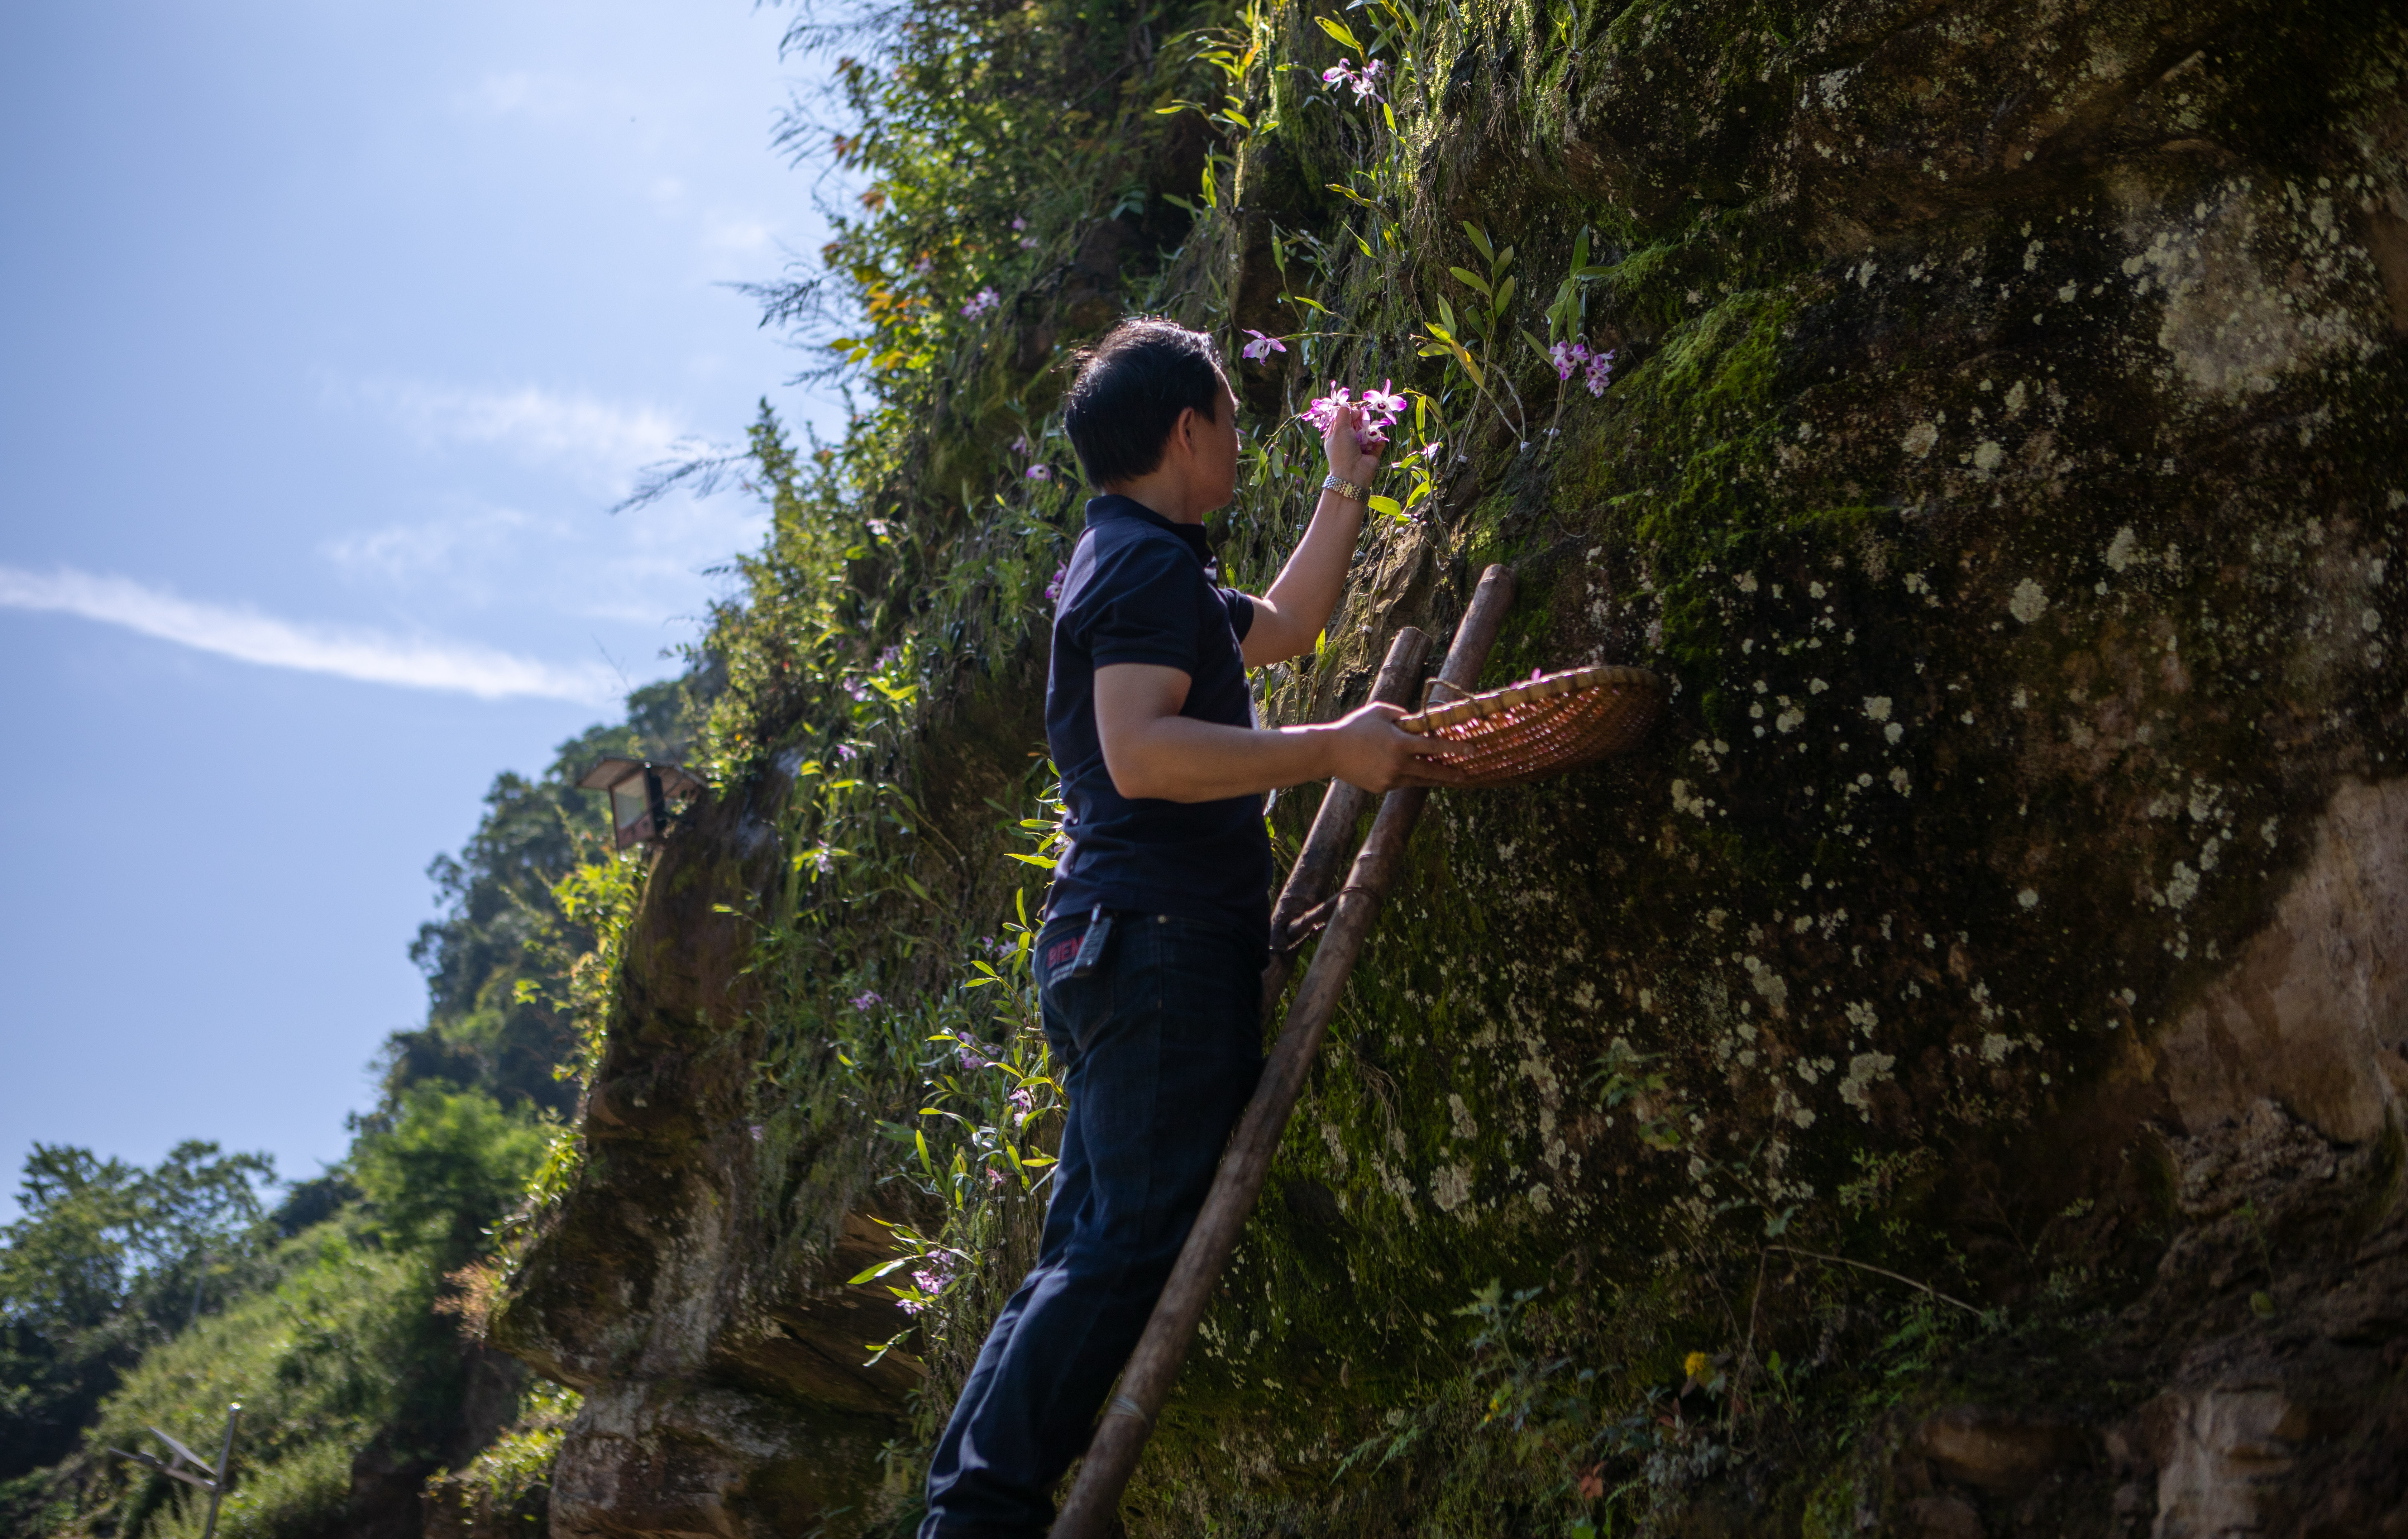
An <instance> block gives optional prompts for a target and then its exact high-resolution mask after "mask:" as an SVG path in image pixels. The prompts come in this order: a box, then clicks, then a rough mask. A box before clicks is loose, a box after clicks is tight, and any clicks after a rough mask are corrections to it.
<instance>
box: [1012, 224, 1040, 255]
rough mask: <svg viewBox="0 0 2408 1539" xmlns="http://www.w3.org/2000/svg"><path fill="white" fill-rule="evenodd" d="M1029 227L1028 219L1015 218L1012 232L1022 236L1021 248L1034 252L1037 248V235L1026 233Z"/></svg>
mask: <svg viewBox="0 0 2408 1539" xmlns="http://www.w3.org/2000/svg"><path fill="white" fill-rule="evenodd" d="M1027 228H1028V221H1026V220H1025V219H1015V220H1013V221H1012V222H1011V233H1012V234H1014V235H1016V236H1019V237H1020V249H1021V250H1022V251H1024V252H1033V251H1035V250H1036V249H1037V237H1035V236H1033V235H1028V234H1025V231H1026V230H1027Z"/></svg>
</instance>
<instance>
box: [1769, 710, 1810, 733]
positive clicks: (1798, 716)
mask: <svg viewBox="0 0 2408 1539" xmlns="http://www.w3.org/2000/svg"><path fill="white" fill-rule="evenodd" d="M1805 721H1806V712H1803V711H1800V710H1799V709H1798V708H1797V707H1796V706H1794V705H1793V706H1791V707H1789V709H1787V710H1786V711H1784V712H1782V713H1781V714H1780V715H1778V716H1775V717H1773V718H1772V725H1773V727H1774V729H1775V730H1777V731H1781V732H1795V731H1797V730H1798V728H1799V727H1800V726H1803V725H1805Z"/></svg>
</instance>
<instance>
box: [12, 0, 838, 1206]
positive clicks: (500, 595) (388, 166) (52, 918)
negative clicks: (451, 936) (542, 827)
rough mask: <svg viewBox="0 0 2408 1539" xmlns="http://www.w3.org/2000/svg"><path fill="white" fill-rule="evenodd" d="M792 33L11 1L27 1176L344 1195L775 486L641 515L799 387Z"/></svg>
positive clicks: (665, 19) (255, 0)
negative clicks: (453, 965)
mask: <svg viewBox="0 0 2408 1539" xmlns="http://www.w3.org/2000/svg"><path fill="white" fill-rule="evenodd" d="M786 19H787V13H786V12H784V11H782V10H780V9H768V8H764V9H755V8H754V7H752V6H751V5H750V4H749V3H748V0H675V3H671V0H575V3H573V4H572V3H569V0H502V3H495V0H485V3H483V4H475V5H471V4H465V3H458V0H433V3H430V0H414V3H411V4H407V5H405V4H401V3H398V0H337V3H335V4H328V3H326V0H309V3H304V0H221V3H220V4H216V5H212V6H207V7H204V6H198V5H193V4H190V3H189V0H186V3H179V4H162V3H157V0H129V3H128V4H125V5H122V6H115V7H97V6H14V7H7V8H6V9H5V11H0V209H5V210H6V212H5V214H0V218H4V219H5V221H6V230H7V238H6V240H5V241H0V316H5V325H6V335H7V338H8V340H7V346H6V347H5V348H0V463H5V464H6V465H7V467H8V475H7V482H6V483H5V487H0V648H5V655H6V656H7V660H8V667H7V669H5V671H0V711H5V712H6V719H7V721H8V722H9V723H10V724H11V726H12V729H13V730H12V733H11V736H12V737H13V738H14V740H15V741H17V743H18V744H19V748H18V750H17V752H16V753H15V754H14V755H11V763H12V765H13V774H12V777H11V778H12V780H13V782H14V788H13V791H12V794H11V796H10V797H9V801H10V803H11V805H12V807H13V811H14V816H13V818H12V820H11V821H12V823H13V825H14V827H13V830H12V832H13V837H11V838H10V839H9V840H8V841H7V845H6V851H7V853H6V856H5V858H6V859H7V863H8V866H9V868H10V869H9V870H8V872H7V880H6V881H5V882H0V1047H5V1050H6V1055H7V1072H5V1073H0V1158H6V1159H7V1161H8V1175H9V1180H8V1181H7V1183H6V1186H7V1189H8V1191H9V1193H10V1194H11V1195H9V1196H7V1197H5V1198H0V1217H6V1216H7V1215H8V1214H10V1213H12V1212H13V1210H14V1199H13V1190H14V1174H15V1171H16V1168H17V1166H18V1165H19V1164H20V1163H21V1162H22V1158H23V1155H24V1153H25V1150H26V1148H27V1147H28V1145H29V1144H30V1143H32V1142H34V1141H36V1140H40V1141H42V1142H45V1143H79V1144H85V1145H88V1146H91V1147H93V1148H94V1149H95V1150H97V1151H99V1152H101V1153H103V1154H115V1155H122V1156H124V1157H127V1158H134V1159H139V1160H144V1161H149V1160H152V1159H155V1158H158V1156H159V1155H160V1154H162V1153H164V1152H165V1149H166V1148H168V1147H169V1146H170V1145H171V1144H173V1143H175V1142H177V1141H178V1140H179V1139H182V1138H187V1137H200V1138H210V1139H215V1140H218V1141H219V1142H220V1143H224V1144H226V1145H227V1146H229V1147H234V1148H245V1149H250V1148H259V1149H265V1150H267V1151H269V1152H271V1153H273V1154H274V1155H275V1156H276V1157H277V1158H278V1160H279V1164H280V1165H281V1166H282V1168H283V1169H284V1171H285V1172H287V1173H288V1174H291V1175H308V1174H311V1173H314V1172H315V1171H316V1169H317V1168H318V1165H319V1164H320V1162H322V1161H324V1160H328V1159H331V1158H335V1157H337V1155H339V1154H340V1153H341V1152H342V1150H343V1148H344V1146H345V1143H346V1141H347V1140H346V1134H345V1132H344V1129H343V1118H344V1115H345V1114H346V1113H347V1112H350V1111H352V1110H355V1109H357V1108H359V1107H361V1106H363V1105H365V1104H366V1101H367V1100H368V1099H369V1094H370V1088H369V1075H368V1070H367V1065H368V1061H369V1059H370V1058H371V1057H372V1056H373V1055H374V1053H375V1051H376V1048H377V1046H378V1044H379V1043H380V1041H381V1039H382V1038H383V1036H384V1034H385V1033H386V1032H388V1031H390V1030H392V1029H394V1028H396V1027H402V1026H408V1025H410V1024H413V1023H415V1022H416V1021H417V1020H419V1019H420V1018H421V1017H422V1015H423V1011H424V994H423V985H422V982H421V980H420V978H419V976H418V974H417V972H416V971H415V970H414V969H413V968H412V967H411V966H410V964H409V957H408V956H407V951H408V947H409V942H410V940H411V939H412V937H413V936H414V935H415V933H416V931H417V928H418V926H419V925H420V923H421V922H423V920H425V919H426V918H428V917H430V916H431V915H432V914H433V913H434V907H433V898H434V893H433V888H432V886H431V885H430V884H429V883H428V882H427V880H426V878H425V874H424V872H425V868H426V865H427V862H428V861H429V859H431V858H432V857H433V856H435V855H437V853H438V852H440V851H444V850H448V849H452V848H455V847H457V846H458V845H459V843H460V842H461V841H462V840H463V839H464V838H465V837H466V835H467V834H468V833H469V832H470V830H471V829H473V828H474V827H475V826H476V823H477V818H478V813H479V807H480V799H481V798H482V796H483V794H484V791H485V789H486V787H487V786H488V784H490V783H491V782H492V779H493V777H494V775H495V773H496V772H497V771H499V770H501V769H522V770H529V771H533V770H539V769H542V768H543V767H544V766H545V765H546V764H547V763H548V762H549V761H550V759H551V756H552V749H553V747H554V745H555V744H557V743H558V742H559V741H562V740H564V739H566V738H567V737H568V736H570V735H572V734H573V733H575V732H577V731H579V730H581V728H583V727H584V726H587V725H588V724H590V723H592V722H594V721H596V720H599V719H603V718H606V717H610V716H615V715H616V713H617V708H616V704H615V700H616V698H617V697H618V696H620V695H622V694H623V693H624V689H625V687H626V686H627V685H629V684H631V683H641V682H644V681H646V680H650V679H654V678H659V677H662V676H663V675H665V674H666V673H668V672H670V671H673V669H674V665H673V664H672V663H670V662H669V661H667V660H665V659H664V658H663V656H662V655H661V654H662V653H663V651H664V649H665V648H667V647H670V646H673V645H675V644H676V643H678V642H679V641H681V640H686V639H688V638H690V637H691V636H693V635H694V634H695V616H696V615H697V614H699V613H700V612H701V611H702V608H703V606H704V604H705V603H706V602H707V600H708V599H709V597H710V595H711V594H712V592H713V591H714V585H713V584H714V581H715V580H713V579H711V578H710V577H708V576H707V575H705V573H704V571H703V568H707V567H710V566H711V565H713V564H715V563H717V562H719V561H722V560H724V558H725V557H727V556H728V555H730V554H734V553H735V552H737V551H738V550H740V549H743V548H746V547H748V546H750V545H752V544H753V543H754V542H755V541H756V540H757V539H758V538H759V533H760V528H761V523H760V515H759V511H758V510H757V508H756V507H755V506H753V504H751V503H749V502H747V501H745V500H744V499H742V498H741V497H740V496H723V497H721V498H717V499H713V500H710V501H707V502H700V503H696V502H693V501H690V500H684V499H678V500H673V501H669V502H666V503H663V504H661V505H658V506H654V507H652V508H648V509H645V510H641V511H634V512H629V513H623V514H619V515H616V516H615V517H614V516H611V515H609V514H608V513H607V511H606V510H607V509H608V508H609V506H610V504H611V503H613V502H614V501H615V500H617V498H618V497H619V496H621V495H623V494H624V491H625V490H626V489H627V487H628V485H629V483H630V480H631V477H632V473H633V472H634V471H635V470H636V468H637V467H639V466H641V465H644V464H647V463H650V462H652V461H655V460H658V459H660V458H662V457H663V456H664V455H666V454H667V453H669V452H670V447H671V445H672V444H674V443H676V442H677V441H679V440H681V439H706V440H715V441H719V442H733V441H735V440H737V439H739V438H740V436H741V434H742V431H743V428H744V426H745V424H747V423H748V422H749V421H750V420H751V417H752V415H753V403H754V402H755V400H756V399H757V398H759V397H760V396H764V395H767V396H769V397H770V398H771V400H772V401H773V403H775V404H776V405H777V406H778V407H779V409H780V410H781V411H782V412H783V413H785V414H786V415H787V417H788V418H789V420H790V421H793V422H797V423H799V422H801V421H803V420H816V421H817V422H818V423H819V424H821V425H822V427H823V430H824V431H829V432H833V431H834V430H835V429H836V427H837V425H838V424H839V420H840V412H839V410H838V408H837V407H836V406H835V405H834V404H833V403H832V402H831V401H829V400H828V399H826V398H825V397H824V396H811V395H810V394H808V393H806V392H803V391H799V390H795V389H790V388H785V387H783V386H782V385H781V381H784V380H785V379H787V378H788V377H789V376H791V375H792V374H793V373H794V371H795V369H796V367H797V364H798V363H799V362H800V360H799V359H798V357H797V355H796V354H795V353H794V352H791V351H789V350H788V349H786V348H785V347H784V346H782V345H781V342H780V341H779V339H778V338H775V337H774V336H772V335H770V334H767V333H763V332H760V331H758V330H756V329H755V328H754V326H753V319H754V317H753V310H752V309H751V307H750V305H749V303H748V302H747V301H746V300H745V299H744V298H743V297H742V296H740V295H737V294H735V293H733V292H731V291H730V290H728V289H727V288H725V287H724V283H725V282H727V281H729V280H757V279H766V278H770V277H774V276H775V275H776V274H777V273H778V272H779V271H780V270H781V267H782V266H784V264H785V261H786V259H787V255H788V253H789V252H816V250H817V249H818V247H819V245H820V243H821V242H822V241H823V240H824V238H825V232H824V225H823V223H822V222H821V220H820V218H819V216H818V214H817V213H816V212H815V210H814V207H813V198H812V190H813V180H812V174H811V173H810V172H797V171H796V170H794V169H791V168H789V167H788V166H787V165H785V164H784V163H783V162H782V161H781V159H780V158H779V157H778V156H777V155H776V154H775V153H774V152H773V151H772V150H771V147H770V143H769V137H770V134H771V131H772V127H773V123H774V122H775V119H776V116H777V113H778V110H779V108H781V106H782V105H783V104H784V102H785V101H786V100H787V97H788V95H789V93H801V94H803V95H805V96H807V97H808V96H810V95H813V94H815V93H816V92H817V89H818V79H817V77H818V73H819V72H818V68H817V66H816V65H815V64H813V63H812V62H809V61H791V62H787V63H783V64H781V62H780V60H779V58H778V54H777V40H778V36H779V34H780V32H781V30H782V27H783V25H784V23H785V21H786Z"/></svg>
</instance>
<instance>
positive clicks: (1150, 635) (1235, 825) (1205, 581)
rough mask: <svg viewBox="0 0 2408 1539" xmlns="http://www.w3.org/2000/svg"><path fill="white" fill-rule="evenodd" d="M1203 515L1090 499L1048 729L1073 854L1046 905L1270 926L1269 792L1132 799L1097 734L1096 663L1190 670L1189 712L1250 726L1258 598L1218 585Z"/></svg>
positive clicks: (1053, 677) (1057, 624)
mask: <svg viewBox="0 0 2408 1539" xmlns="http://www.w3.org/2000/svg"><path fill="white" fill-rule="evenodd" d="M1211 560H1212V551H1211V546H1210V545H1209V544H1208V543H1206V541H1205V538H1204V527H1203V525H1200V524H1173V523H1172V522H1171V521H1170V520H1168V519H1167V518H1165V517H1163V516H1162V515H1161V514H1160V513H1157V512H1155V511H1154V510H1152V509H1151V508H1147V507H1145V506H1144V505H1142V504H1140V503H1138V502H1133V501H1131V500H1130V499H1129V498H1127V497H1125V496H1110V495H1107V496H1099V497H1096V498H1094V499H1092V500H1090V501H1089V502H1088V504H1087V528H1086V532H1085V533H1083V534H1082V535H1081V536H1080V537H1079V542H1078V544H1077V546H1076V547H1074V548H1073V549H1072V551H1071V553H1070V564H1069V570H1068V572H1067V573H1065V574H1064V576H1063V580H1062V597H1061V600H1060V603H1059V607H1058V608H1056V609H1055V611H1054V660H1053V665H1052V667H1051V669H1050V670H1049V672H1048V675H1047V678H1046V682H1045V740H1046V743H1047V745H1048V746H1049V747H1050V748H1052V750H1053V752H1054V768H1055V769H1057V770H1059V771H1060V772H1061V776H1062V799H1063V801H1064V802H1065V803H1066V804H1067V805H1068V808H1069V828H1068V834H1069V840H1070V848H1069V852H1068V854H1067V855H1065V856H1063V857H1062V863H1061V864H1060V865H1059V866H1058V867H1056V868H1055V870H1054V889H1053V895H1052V897H1051V899H1049V900H1048V912H1050V913H1057V914H1070V913H1085V912H1086V911H1087V910H1089V909H1091V908H1095V907H1097V906H1098V905H1101V906H1102V907H1104V908H1107V909H1125V910H1134V911H1137V912H1140V913H1176V914H1182V915H1185V916H1187V917H1189V918H1195V919H1208V920H1226V921H1227V922H1228V923H1229V924H1231V925H1233V926H1235V927H1237V928H1238V929H1239V930H1240V932H1241V933H1243V934H1245V935H1248V936H1252V937H1256V938H1268V936H1269V932H1270V919H1271V903H1270V885H1271V850H1270V841H1269V839H1268V838H1267V837H1265V835H1264V832H1263V808H1262V798H1260V797H1259V796H1243V797H1230V798H1226V799H1224V800H1221V801H1190V802H1179V801H1163V800H1159V799H1157V798H1138V799H1136V800H1131V799H1130V798H1126V797H1124V796H1122V795H1121V794H1120V793H1119V792H1118V791H1116V790H1114V789H1113V788H1112V777H1111V774H1110V773H1109V772H1108V771H1107V770H1106V769H1105V768H1104V747H1103V741H1102V740H1101V739H1100V738H1099V737H1098V736H1097V732H1096V669H1099V668H1106V667H1110V666H1111V664H1114V663H1152V664H1154V665H1156V666H1158V667H1162V668H1175V669H1179V670H1180V671H1181V672H1183V673H1184V674H1186V675H1187V678H1188V681H1189V682H1188V686H1187V700H1186V703H1185V704H1183V705H1182V706H1181V707H1180V708H1179V713H1180V714H1181V715H1183V716H1187V717H1192V718H1194V719H1195V720H1197V721H1199V722H1217V723H1219V724H1221V725H1222V726H1253V725H1254V700H1253V698H1252V697H1251V696H1250V695H1249V694H1248V693H1247V689H1246V665H1245V661H1244V659H1243V657H1242V656H1240V653H1239V650H1238V648H1239V643H1240V641H1241V640H1243V639H1244V637H1245V634H1246V631H1247V629H1248V627H1250V626H1252V625H1253V624H1254V601H1253V600H1252V599H1250V598H1248V597H1246V596H1245V595H1244V594H1242V593H1240V592H1238V591H1237V590H1236V589H1235V588H1225V587H1221V586H1218V585H1217V584H1215V583H1213V582H1212V580H1211V579H1212V574H1211V572H1210V571H1208V568H1209V567H1210V565H1211Z"/></svg>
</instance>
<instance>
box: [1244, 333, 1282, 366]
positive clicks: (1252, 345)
mask: <svg viewBox="0 0 2408 1539" xmlns="http://www.w3.org/2000/svg"><path fill="white" fill-rule="evenodd" d="M1245 329H1246V335H1247V336H1249V337H1251V338H1254V340H1253V341H1251V342H1248V343H1247V344H1246V345H1245V346H1244V347H1241V348H1240V349H1239V350H1238V351H1239V352H1242V353H1244V354H1245V355H1246V357H1247V359H1248V360H1249V361H1251V362H1254V363H1260V362H1262V361H1263V360H1264V359H1266V358H1268V357H1269V356H1270V355H1271V354H1272V353H1274V352H1286V351H1287V344H1286V343H1285V342H1283V341H1281V340H1280V339H1279V338H1276V337H1266V336H1264V335H1263V334H1262V333H1261V332H1259V331H1256V330H1255V329H1254V327H1252V326H1248V327H1246V328H1245Z"/></svg>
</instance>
